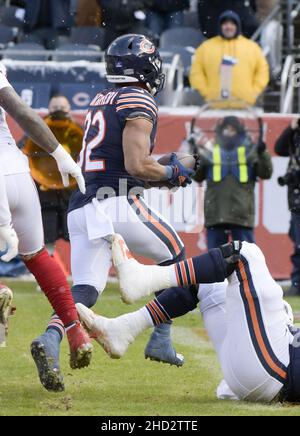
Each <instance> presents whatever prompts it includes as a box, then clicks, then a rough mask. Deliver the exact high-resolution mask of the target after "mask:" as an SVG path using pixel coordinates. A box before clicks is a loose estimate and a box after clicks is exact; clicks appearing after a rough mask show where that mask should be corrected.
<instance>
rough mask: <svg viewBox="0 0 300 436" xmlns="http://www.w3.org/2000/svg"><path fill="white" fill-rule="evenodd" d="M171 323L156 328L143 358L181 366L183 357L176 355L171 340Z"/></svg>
mask: <svg viewBox="0 0 300 436" xmlns="http://www.w3.org/2000/svg"><path fill="white" fill-rule="evenodd" d="M171 325H172V322H167V323H164V324H160V325H159V326H156V327H155V329H154V332H153V333H152V335H151V338H150V340H149V342H148V344H147V346H146V349H145V358H146V359H150V360H154V361H156V362H162V363H168V364H169V365H174V366H178V367H180V366H183V365H184V357H183V355H182V354H178V353H176V350H175V349H174V347H173V345H172V340H171Z"/></svg>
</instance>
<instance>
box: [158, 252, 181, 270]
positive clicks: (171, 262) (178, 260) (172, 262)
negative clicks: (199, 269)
mask: <svg viewBox="0 0 300 436" xmlns="http://www.w3.org/2000/svg"><path fill="white" fill-rule="evenodd" d="M185 258H186V255H185V248H183V249H182V251H181V252H180V253H179V254H178V256H177V257H173V259H170V260H167V261H166V262H163V263H160V264H159V265H160V266H170V265H173V264H174V263H177V262H181V261H182V260H185Z"/></svg>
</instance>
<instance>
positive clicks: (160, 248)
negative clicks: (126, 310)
mask: <svg viewBox="0 0 300 436" xmlns="http://www.w3.org/2000/svg"><path fill="white" fill-rule="evenodd" d="M108 203H109V209H108V212H109V215H110V216H112V217H114V228H115V231H116V232H117V233H120V234H122V236H123V237H124V239H125V240H126V243H127V244H128V246H129V248H130V250H132V251H133V252H134V253H136V254H138V255H142V256H144V257H147V258H150V259H152V260H154V261H155V262H156V263H157V264H159V265H163V266H167V265H171V264H174V263H176V262H180V261H182V260H184V259H185V250H184V245H183V243H182V241H181V239H180V237H179V236H178V235H177V233H176V231H175V230H174V228H173V227H172V226H171V225H170V224H169V223H168V222H167V221H166V220H165V219H164V218H163V217H162V216H161V215H160V214H159V213H158V212H156V211H153V210H152V209H150V208H149V206H148V205H147V204H146V202H145V201H144V200H143V199H142V198H141V197H136V196H133V197H131V198H130V199H129V200H127V199H126V198H125V197H121V198H117V199H111V200H110V201H109V202H108ZM124 212H125V214H126V215H125V214H124ZM176 291H177V292H178V293H179V292H184V293H185V290H184V289H183V288H179V289H177V290H176ZM197 292H198V291H197V288H196V287H194V288H193V289H191V292H190V293H189V294H188V295H189V297H190V298H189V301H188V304H189V309H190V310H193V309H194V308H195V307H196V306H197V303H198V300H197ZM171 324H172V321H171V320H168V321H166V322H165V323H164V324H161V325H159V326H157V327H155V329H154V332H153V334H152V335H151V338H150V340H149V342H148V344H147V346H146V348H145V357H146V358H150V359H151V360H157V361H161V362H164V363H170V364H173V365H177V366H181V365H183V363H184V359H183V356H181V355H179V354H177V353H176V351H175V350H174V348H173V346H172V342H171Z"/></svg>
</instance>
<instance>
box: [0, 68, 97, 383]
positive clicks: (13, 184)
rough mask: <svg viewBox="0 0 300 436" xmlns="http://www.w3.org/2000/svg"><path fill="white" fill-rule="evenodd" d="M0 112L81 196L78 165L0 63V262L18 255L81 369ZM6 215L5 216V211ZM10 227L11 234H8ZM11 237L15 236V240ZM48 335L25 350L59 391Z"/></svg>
mask: <svg viewBox="0 0 300 436" xmlns="http://www.w3.org/2000/svg"><path fill="white" fill-rule="evenodd" d="M5 112H7V113H9V114H10V115H11V116H12V117H13V118H14V119H15V121H16V122H17V123H18V124H19V125H20V127H21V128H22V129H23V130H24V131H25V133H26V135H28V136H29V137H31V138H32V139H33V141H34V142H35V143H37V144H38V145H39V146H40V147H41V148H42V149H43V150H45V151H47V152H48V153H49V154H50V155H51V156H53V158H54V159H55V160H56V162H57V165H58V168H59V170H60V172H61V175H62V179H63V182H64V184H65V185H66V186H67V185H68V178H69V175H71V176H73V177H75V178H76V180H77V182H78V185H79V187H80V189H81V190H82V192H85V183H84V179H83V177H82V173H81V170H80V168H79V167H78V165H77V164H76V163H75V162H74V161H73V159H72V158H71V156H70V155H69V154H68V153H67V152H66V151H65V150H64V148H63V147H62V146H61V145H60V144H59V143H58V142H57V140H56V138H55V137H54V136H53V134H52V132H51V131H50V130H49V128H48V127H47V126H46V125H45V123H44V121H43V120H42V119H41V118H40V116H39V115H38V114H36V113H35V112H34V111H33V110H32V109H31V108H29V107H28V106H27V105H26V104H25V103H24V102H23V101H22V99H21V98H20V97H19V96H18V94H17V93H16V92H15V91H14V89H13V88H12V86H11V85H10V83H9V82H8V80H7V78H6V71H5V67H4V65H0V171H1V173H2V175H3V178H2V182H1V184H2V188H3V187H4V186H5V189H2V196H3V197H1V198H0V204H1V205H4V204H6V207H5V208H4V210H5V211H4V212H3V213H4V221H2V222H1V224H2V225H1V227H0V238H2V240H4V241H6V242H7V246H8V252H7V254H6V255H4V256H6V257H2V259H3V260H7V261H8V260H10V258H11V256H12V254H15V253H16V252H17V239H18V240H19V247H18V251H19V254H20V256H21V258H22V260H23V261H24V263H25V265H26V266H27V268H28V270H29V271H30V272H31V273H32V274H33V275H34V277H35V278H36V280H37V282H38V284H39V285H40V287H41V289H42V290H43V292H44V293H45V295H46V296H47V298H48V300H49V302H50V303H51V305H52V307H53V308H54V310H55V311H56V312H57V313H59V314H60V317H61V319H62V323H63V324H64V326H65V328H66V331H67V336H68V340H69V344H70V351H71V358H70V365H71V367H72V368H81V367H84V366H87V365H88V364H89V362H90V359H91V352H92V345H91V342H90V339H89V338H88V336H87V334H86V333H85V332H84V330H83V328H82V327H81V325H80V322H79V320H78V315H77V312H76V308H75V305H74V300H73V298H72V294H71V291H70V287H69V285H68V283H67V280H66V278H65V276H64V273H63V272H62V271H61V269H60V267H59V265H58V264H57V263H56V262H55V261H54V260H53V258H52V257H51V256H50V255H49V253H48V252H47V251H46V249H45V247H44V237H43V224H42V217H41V207H40V203H39V198H38V194H37V192H36V188H35V185H34V182H33V180H32V178H31V176H30V170H29V165H28V160H27V158H26V157H25V155H23V153H22V152H21V151H20V150H19V149H18V147H17V146H16V143H15V141H14V139H13V137H12V135H11V132H10V130H9V128H8V125H7V123H6V115H5ZM8 211H9V212H8ZM11 225H12V226H13V228H14V230H15V232H14V230H12V227H11ZM16 235H17V238H16ZM51 346H52V342H51V337H48V338H46V340H45V341H38V342H34V343H33V344H32V346H31V351H32V354H33V357H34V360H35V363H36V365H37V367H38V370H39V374H40V378H41V381H42V383H43V384H44V385H45V387H46V388H48V389H49V388H50V389H52V388H53V386H54V387H55V388H56V389H57V390H59V389H60V390H61V389H62V388H63V383H62V380H61V377H60V374H59V373H57V372H56V371H55V370H54V369H53V368H50V369H49V365H48V357H49V353H48V350H50V349H51Z"/></svg>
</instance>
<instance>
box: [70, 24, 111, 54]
mask: <svg viewBox="0 0 300 436" xmlns="http://www.w3.org/2000/svg"><path fill="white" fill-rule="evenodd" d="M105 34H106V32H105V29H104V28H103V27H100V28H98V27H89V26H81V27H73V28H72V29H71V37H70V42H72V43H74V44H86V45H97V46H98V47H100V48H101V49H103V48H105V38H106V35H105Z"/></svg>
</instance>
